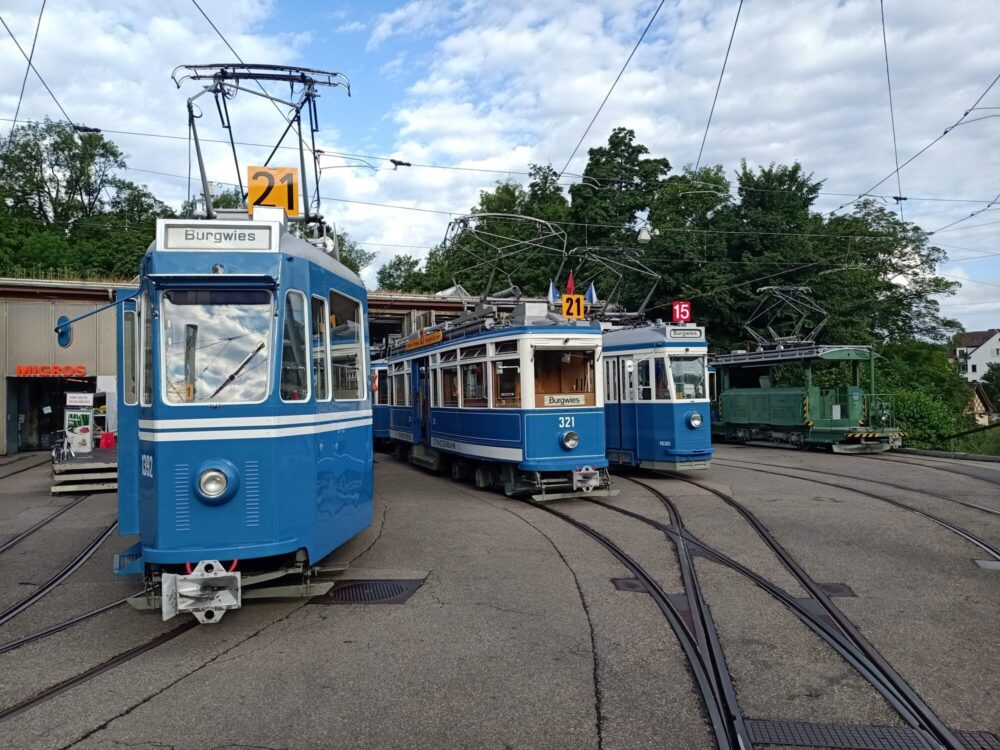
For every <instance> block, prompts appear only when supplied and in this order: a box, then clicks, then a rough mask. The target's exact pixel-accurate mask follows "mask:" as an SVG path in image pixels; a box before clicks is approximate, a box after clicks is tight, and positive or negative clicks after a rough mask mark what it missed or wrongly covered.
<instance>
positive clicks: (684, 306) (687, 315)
mask: <svg viewBox="0 0 1000 750" xmlns="http://www.w3.org/2000/svg"><path fill="white" fill-rule="evenodd" d="M672 307H673V310H674V322H675V323H690V322H691V302H690V300H686V299H685V300H676V301H675V302H674V303H673V305H672Z"/></svg>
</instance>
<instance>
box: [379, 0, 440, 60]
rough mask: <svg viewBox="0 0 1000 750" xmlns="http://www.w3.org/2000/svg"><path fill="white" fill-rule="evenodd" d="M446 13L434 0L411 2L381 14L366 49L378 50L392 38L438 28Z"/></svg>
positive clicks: (414, 0)
mask: <svg viewBox="0 0 1000 750" xmlns="http://www.w3.org/2000/svg"><path fill="white" fill-rule="evenodd" d="M447 13H448V10H447V5H446V4H442V3H440V2H434V0H411V1H410V2H408V3H406V4H405V5H403V6H402V7H399V8H397V9H396V10H394V11H391V12H389V13H381V14H379V15H378V17H377V18H376V20H375V25H374V28H373V29H372V33H371V36H370V37H369V39H368V49H369V50H374V49H378V48H379V47H380V46H381V44H382V43H383V42H384V41H386V40H387V39H389V38H391V37H393V36H399V35H403V34H407V35H417V34H424V33H426V32H428V31H430V30H431V29H433V28H435V27H436V26H438V24H440V23H441V21H442V19H443V18H444V16H445V15H447Z"/></svg>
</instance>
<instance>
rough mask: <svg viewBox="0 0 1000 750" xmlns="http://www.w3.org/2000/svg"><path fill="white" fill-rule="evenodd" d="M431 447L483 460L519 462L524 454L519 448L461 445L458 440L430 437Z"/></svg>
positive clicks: (472, 444) (475, 444)
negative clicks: (496, 459)
mask: <svg viewBox="0 0 1000 750" xmlns="http://www.w3.org/2000/svg"><path fill="white" fill-rule="evenodd" d="M431 445H432V446H434V447H435V448H443V449H444V450H449V451H455V452H456V453H467V454H469V455H472V456H481V457H483V458H502V459H505V460H507V461H520V460H521V459H522V457H523V456H524V452H523V451H522V450H521V449H520V448H501V447H499V446H496V445H479V444H478V443H463V442H462V441H460V440H449V439H448V438H441V437H432V438H431Z"/></svg>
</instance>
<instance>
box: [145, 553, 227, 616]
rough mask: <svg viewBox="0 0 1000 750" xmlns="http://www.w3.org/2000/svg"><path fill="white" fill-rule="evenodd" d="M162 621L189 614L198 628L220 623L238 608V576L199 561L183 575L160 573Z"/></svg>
mask: <svg viewBox="0 0 1000 750" xmlns="http://www.w3.org/2000/svg"><path fill="white" fill-rule="evenodd" d="M160 584H161V598H160V611H161V613H162V614H163V619H164V620H165V621H166V620H169V619H170V618H172V617H175V616H176V615H179V614H181V613H184V612H190V613H191V614H192V615H194V616H195V618H196V619H197V620H198V622H200V623H201V624H202V625H211V624H213V623H216V622H218V621H219V620H221V619H222V615H224V614H225V613H226V610H229V609H239V608H240V605H241V590H240V588H241V587H240V584H241V581H240V573H239V571H234V572H229V571H227V570H226V569H225V567H223V565H222V563H220V562H219V561H218V560H202V561H201V562H200V563H198V564H197V565H196V566H195V567H194V569H193V570H192V571H191V572H190V573H187V574H183V575H182V574H178V573H164V574H163V575H162V577H161V579H160Z"/></svg>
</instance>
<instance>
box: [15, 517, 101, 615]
mask: <svg viewBox="0 0 1000 750" xmlns="http://www.w3.org/2000/svg"><path fill="white" fill-rule="evenodd" d="M117 528H118V521H114V522H113V523H111V524H108V526H106V527H105V528H104V529H103V530H102V531H101V533H99V534H98V535H97V536H96V537H94V539H93V540H92V541H91V542H90V543H89V544H88V545H87V546H86V547H84V548H83V549H82V550H81V551H80V552H79V554H77V556H76V557H74V558H73V559H72V560H70V561H69V563H67V564H66V565H65V566H64V567H63V568H62V570H60V571H59V572H58V573H56V574H55V575H54V576H52V577H51V578H49V580H47V581H46V582H45V583H43V584H42V585H41V586H39V587H38V588H37V589H35V591H33V592H31V593H30V594H29V595H28V596H26V597H25V598H24V599H22V600H21V601H19V602H17V603H16V604H14V605H12V606H10V607H8V608H7V609H5V610H3V612H0V626H3V625H6V624H7V623H8V622H10V621H11V620H13V619H14V618H15V617H17V616H18V615H19V614H21V613H22V612H24V611H25V610H26V609H28V608H29V607H30V606H32V605H33V604H35V603H36V602H38V601H39V600H40V599H42V598H43V597H44V596H45V595H46V594H48V593H49V592H50V591H52V590H53V589H54V588H55V587H56V586H58V585H59V584H60V583H62V582H63V581H65V580H66V579H67V578H69V577H70V576H71V575H73V574H74V573H75V572H76V571H77V570H79V569H80V568H81V567H82V566H83V564H84V563H85V562H87V560H89V559H90V558H91V557H93V556H94V553H96V552H97V550H98V549H100V547H101V545H102V544H104V542H105V541H106V540H107V538H108V537H109V536H111V535H112V534H113V533H114V531H115V529H117Z"/></svg>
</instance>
